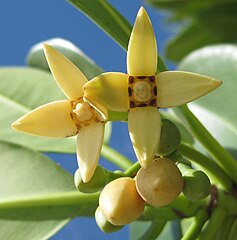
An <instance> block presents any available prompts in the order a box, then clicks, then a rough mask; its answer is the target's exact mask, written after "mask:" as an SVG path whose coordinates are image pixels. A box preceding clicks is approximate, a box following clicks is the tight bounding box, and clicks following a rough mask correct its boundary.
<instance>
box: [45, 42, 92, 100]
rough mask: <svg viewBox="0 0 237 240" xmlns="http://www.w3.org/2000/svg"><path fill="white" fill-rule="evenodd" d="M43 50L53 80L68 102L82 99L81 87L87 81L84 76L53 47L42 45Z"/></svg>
mask: <svg viewBox="0 0 237 240" xmlns="http://www.w3.org/2000/svg"><path fill="white" fill-rule="evenodd" d="M44 50H45V56H46V59H47V62H48V64H49V67H50V70H51V72H52V74H53V76H54V79H55V80H56V82H57V84H58V86H59V87H60V88H61V90H62V91H63V93H64V94H65V96H66V97H67V98H68V99H70V100H76V99H78V98H79V97H82V96H83V85H84V84H85V83H86V82H87V81H88V80H87V78H86V77H85V75H84V74H83V73H82V72H81V71H80V70H79V69H78V68H77V67H76V66H75V65H74V64H73V63H72V62H71V61H70V60H69V59H67V58H66V57H64V56H63V55H62V54H61V53H59V52H58V51H57V50H55V49H54V48H53V47H51V46H49V45H47V44H44Z"/></svg>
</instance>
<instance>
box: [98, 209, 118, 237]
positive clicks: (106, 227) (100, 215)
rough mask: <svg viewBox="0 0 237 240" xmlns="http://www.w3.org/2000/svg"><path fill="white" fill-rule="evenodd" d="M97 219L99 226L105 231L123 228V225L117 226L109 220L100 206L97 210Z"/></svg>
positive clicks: (109, 231) (110, 231) (115, 230)
mask: <svg viewBox="0 0 237 240" xmlns="http://www.w3.org/2000/svg"><path fill="white" fill-rule="evenodd" d="M95 221H96V223H97V225H98V227H99V228H100V229H101V230H102V231H103V232H104V233H112V232H117V231H119V230H120V229H121V228H123V226H115V225H113V224H111V223H110V222H109V221H107V220H106V218H105V216H104V214H103V213H102V211H101V209H100V207H98V208H97V209H96V211H95Z"/></svg>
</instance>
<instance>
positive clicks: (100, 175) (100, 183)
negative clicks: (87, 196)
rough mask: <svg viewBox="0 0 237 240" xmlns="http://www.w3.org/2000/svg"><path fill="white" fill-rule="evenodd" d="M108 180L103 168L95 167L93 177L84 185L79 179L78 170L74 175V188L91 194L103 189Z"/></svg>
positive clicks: (80, 178)
mask: <svg viewBox="0 0 237 240" xmlns="http://www.w3.org/2000/svg"><path fill="white" fill-rule="evenodd" d="M108 178H109V174H108V173H107V172H106V170H105V169H104V168H102V167H101V166H99V165H98V166H97V167H96V170H95V172H94V175H93V177H92V178H91V180H90V181H89V182H87V183H84V182H83V180H82V177H81V173H80V169H77V171H76V172H75V174H74V183H75V186H76V188H77V189H78V190H79V191H80V192H83V193H93V192H97V191H99V190H101V188H103V187H104V186H105V185H106V183H107V181H108Z"/></svg>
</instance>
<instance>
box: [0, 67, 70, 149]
mask: <svg viewBox="0 0 237 240" xmlns="http://www.w3.org/2000/svg"><path fill="white" fill-rule="evenodd" d="M58 99H65V97H64V96H63V94H62V93H61V91H60V90H59V88H58V87H57V85H56V83H55V81H54V79H53V77H52V76H51V74H50V73H47V72H44V71H41V70H36V69H33V68H0V111H1V115H0V122H1V124H0V139H1V140H4V141H7V142H12V143H17V144H20V145H22V146H26V147H28V148H32V149H35V150H39V151H48V152H68V153H73V152H75V144H74V142H75V140H74V139H73V138H67V139H49V138H40V137H35V136H29V135H25V134H22V133H18V132H15V131H14V130H12V129H11V124H12V123H13V122H14V121H15V120H16V119H18V118H19V117H21V116H22V115H24V114H25V113H27V112H29V111H30V110H32V109H33V108H36V107H38V106H40V105H43V104H45V103H48V102H51V101H55V100H58Z"/></svg>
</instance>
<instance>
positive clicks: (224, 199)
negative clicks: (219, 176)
mask: <svg viewBox="0 0 237 240" xmlns="http://www.w3.org/2000/svg"><path fill="white" fill-rule="evenodd" d="M217 205H218V206H221V208H223V209H225V210H226V211H227V213H228V214H229V215H235V214H237V199H236V198H235V197H233V196H231V195H230V194H228V193H226V192H224V191H221V190H220V189H219V190H218V193H217Z"/></svg>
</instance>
